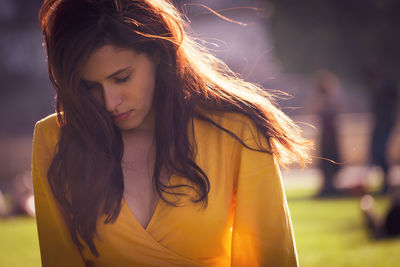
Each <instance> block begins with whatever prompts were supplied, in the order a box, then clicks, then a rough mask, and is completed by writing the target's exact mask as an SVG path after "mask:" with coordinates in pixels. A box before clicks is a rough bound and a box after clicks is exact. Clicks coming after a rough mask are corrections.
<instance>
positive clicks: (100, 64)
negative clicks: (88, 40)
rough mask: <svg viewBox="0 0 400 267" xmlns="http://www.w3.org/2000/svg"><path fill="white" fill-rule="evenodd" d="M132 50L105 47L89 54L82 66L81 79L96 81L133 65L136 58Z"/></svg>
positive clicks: (136, 55)
mask: <svg viewBox="0 0 400 267" xmlns="http://www.w3.org/2000/svg"><path fill="white" fill-rule="evenodd" d="M138 55H139V54H138V53H136V52H135V51H134V50H132V49H126V48H119V47H116V46H112V45H105V46H103V47H101V48H98V49H96V50H95V51H93V52H92V54H90V56H89V58H88V60H87V61H86V63H85V64H84V67H83V71H82V77H83V78H84V79H85V80H89V81H98V80H101V79H104V78H105V77H107V76H108V75H110V74H112V73H114V72H115V71H118V70H120V69H123V68H127V67H130V66H132V65H133V64H135V62H136V59H137V57H138Z"/></svg>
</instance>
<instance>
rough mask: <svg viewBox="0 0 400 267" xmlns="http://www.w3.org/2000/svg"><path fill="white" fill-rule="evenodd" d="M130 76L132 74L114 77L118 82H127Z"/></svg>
mask: <svg viewBox="0 0 400 267" xmlns="http://www.w3.org/2000/svg"><path fill="white" fill-rule="evenodd" d="M130 77H131V76H130V75H128V76H126V77H124V78H114V81H115V82H116V83H125V82H127V81H128V80H129V78H130Z"/></svg>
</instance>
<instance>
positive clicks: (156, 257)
mask: <svg viewBox="0 0 400 267" xmlns="http://www.w3.org/2000/svg"><path fill="white" fill-rule="evenodd" d="M212 119H213V120H214V121H216V122H217V123H219V124H220V125H221V126H223V127H225V128H226V129H229V130H231V131H232V132H234V133H235V134H236V135H238V136H239V137H240V138H241V139H242V140H244V141H245V143H246V144H247V145H249V146H250V147H256V145H257V143H256V142H255V139H254V136H256V134H257V133H256V131H255V127H254V124H253V123H251V121H250V120H249V119H247V118H246V117H245V116H243V115H239V114H235V113H224V114H221V115H213V117H212ZM193 125H194V134H195V138H196V142H197V155H196V158H195V161H196V163H197V164H198V165H199V166H200V167H201V168H202V170H203V171H204V172H205V173H206V174H207V176H208V178H209V180H210V185H211V187H210V193H209V196H208V198H209V201H208V206H207V207H206V208H205V209H201V207H200V205H196V204H192V203H191V202H190V200H188V199H186V198H184V199H182V200H181V203H182V204H183V206H181V207H172V206H168V205H167V204H166V203H164V202H163V201H159V202H158V204H157V207H156V210H155V212H154V214H153V216H152V218H151V220H150V222H149V224H148V226H147V227H146V228H143V227H142V226H141V225H140V224H139V222H138V221H137V220H136V219H135V217H134V215H133V213H132V212H131V211H130V209H129V207H128V206H127V204H126V203H125V202H124V201H123V203H122V210H121V213H120V214H119V217H118V218H117V220H116V221H115V222H114V223H112V224H104V223H102V221H104V220H99V223H98V236H99V238H97V239H95V245H96V248H97V249H98V251H99V253H100V256H99V257H98V258H96V257H95V256H93V255H92V254H91V253H90V251H89V249H88V248H87V247H85V248H84V249H83V250H82V251H79V249H78V248H77V247H76V246H75V245H74V243H73V242H72V240H71V237H70V234H69V231H68V230H67V227H66V224H65V222H64V221H63V218H62V216H61V212H60V209H59V206H58V204H57V202H56V200H55V198H54V196H53V195H52V192H51V190H50V188H49V185H48V181H47V175H46V174H47V170H48V168H49V165H50V163H51V160H52V157H53V156H54V151H55V146H56V144H57V141H58V138H59V128H58V126H57V122H56V116H55V115H54V114H53V115H50V116H49V117H47V118H45V119H43V120H41V121H39V122H38V123H37V124H36V126H35V132H34V140H33V159H32V174H33V182H34V193H35V204H36V220H37V228H38V234H39V244H40V252H41V258H42V264H43V266H45V267H48V266H50V267H63V266H66V267H71V266H73V267H79V266H99V267H100V266H118V267H124V266H152V267H155V266H160V267H168V266H218V267H219V266H221V267H223V266H249V267H256V266H273V267H281V266H298V263H297V254H296V248H295V243H294V237H293V231H292V224H291V220H290V215H289V210H288V205H287V202H286V198H285V193H284V191H283V187H282V180H281V175H280V172H279V167H278V164H277V161H276V159H275V158H274V156H272V155H270V154H266V153H261V152H256V151H252V150H250V149H247V148H245V147H244V146H243V145H241V144H240V143H239V142H238V141H237V140H236V139H234V138H232V137H231V136H230V135H228V134H227V133H225V132H223V131H221V130H219V129H217V128H216V127H214V126H212V125H210V124H209V123H207V122H204V121H201V120H198V119H194V124H193ZM261 145H263V146H267V144H266V141H265V139H263V144H261ZM184 182H185V180H184V179H183V178H181V177H177V176H172V177H171V178H170V183H171V184H174V183H184Z"/></svg>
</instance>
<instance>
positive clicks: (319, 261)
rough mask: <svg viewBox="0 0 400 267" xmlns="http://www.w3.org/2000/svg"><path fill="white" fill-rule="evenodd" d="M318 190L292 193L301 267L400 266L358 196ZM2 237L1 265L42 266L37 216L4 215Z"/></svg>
mask: <svg viewBox="0 0 400 267" xmlns="http://www.w3.org/2000/svg"><path fill="white" fill-rule="evenodd" d="M313 193H314V192H313V191H311V190H303V189H302V190H289V191H288V193H287V195H288V201H289V206H290V210H291V215H292V221H293V226H294V230H295V237H296V243H297V250H298V254H299V261H300V266H302V267H314V266H318V267H319V266H322V267H333V266H334V267H346V266H351V267H353V266H363V267H368V266H371V267H372V266H373V267H377V266H378V267H379V266H389V267H391V266H393V267H394V266H400V265H399V262H400V239H394V240H385V241H379V242H374V241H372V240H370V239H369V238H368V235H367V232H366V231H365V229H364V225H363V220H362V216H361V213H360V210H359V199H358V198H346V199H336V200H315V199H312V198H311V196H312V194H313ZM377 203H378V206H379V208H380V210H381V211H383V210H384V209H385V208H386V205H387V203H386V200H385V199H384V198H378V201H377ZM0 237H1V241H0V267H13V266H18V267H20V266H24V267H29V266H40V256H39V247H38V241H37V237H36V226H35V221H34V219H31V218H23V217H17V218H12V219H6V220H0Z"/></svg>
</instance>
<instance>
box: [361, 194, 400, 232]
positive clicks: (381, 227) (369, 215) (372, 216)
mask: <svg viewBox="0 0 400 267" xmlns="http://www.w3.org/2000/svg"><path fill="white" fill-rule="evenodd" d="M389 203H390V204H389V208H388V209H387V210H386V212H385V214H384V215H379V214H378V212H377V211H376V207H375V200H374V198H373V197H372V196H371V195H365V196H364V197H363V198H362V199H361V202H360V206H361V211H362V212H363V215H364V218H365V223H366V226H367V229H368V231H369V233H370V235H371V236H372V237H373V238H374V239H382V238H392V237H398V236H400V187H397V188H392V189H391V190H390V192H389Z"/></svg>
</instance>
